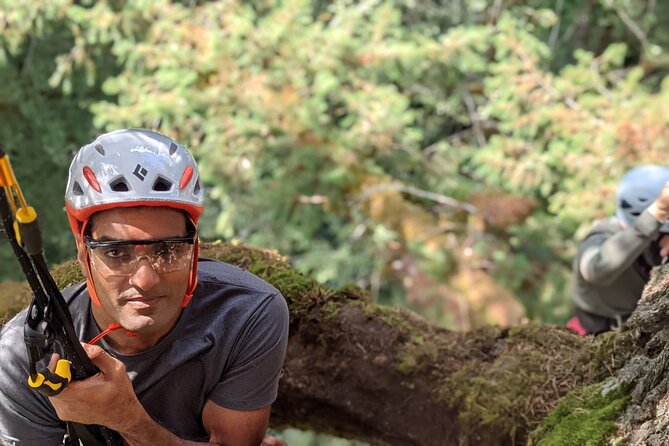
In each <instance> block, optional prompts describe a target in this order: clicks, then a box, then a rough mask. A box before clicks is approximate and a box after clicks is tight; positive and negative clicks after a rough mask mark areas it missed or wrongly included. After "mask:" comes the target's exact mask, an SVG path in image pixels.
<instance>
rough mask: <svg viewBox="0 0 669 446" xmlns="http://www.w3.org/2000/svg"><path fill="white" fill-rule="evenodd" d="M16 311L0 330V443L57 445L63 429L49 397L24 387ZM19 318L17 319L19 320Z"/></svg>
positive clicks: (24, 356)
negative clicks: (13, 316)
mask: <svg viewBox="0 0 669 446" xmlns="http://www.w3.org/2000/svg"><path fill="white" fill-rule="evenodd" d="M21 315H24V316H25V312H24V313H20V314H19V316H17V317H16V318H15V319H13V320H12V321H10V322H8V323H7V325H5V326H4V327H3V328H2V331H0V444H7V445H13V446H24V445H30V446H52V445H56V444H61V443H62V440H63V436H64V435H65V432H66V429H65V426H64V423H63V422H62V421H60V420H59V419H58V417H57V415H56V412H55V410H54V409H53V406H52V405H51V403H49V400H48V399H47V398H46V397H45V396H43V395H42V394H40V393H38V392H36V391H35V390H33V389H31V388H30V387H28V383H27V380H28V364H27V362H28V357H27V353H26V351H25V344H24V343H23V324H22V323H20V322H21V321H22V320H23V319H22V318H20V317H21ZM19 318H20V320H19Z"/></svg>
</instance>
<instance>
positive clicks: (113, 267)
mask: <svg viewBox="0 0 669 446" xmlns="http://www.w3.org/2000/svg"><path fill="white" fill-rule="evenodd" d="M195 240H196V236H195V235H189V236H186V237H173V238H166V239H159V240H156V239H151V240H93V239H92V238H91V237H90V236H85V237H84V244H85V245H86V247H87V248H88V250H89V252H90V256H91V259H92V260H93V262H94V263H96V264H102V265H104V266H106V267H107V269H108V270H109V272H110V274H111V275H115V276H131V275H132V273H133V272H134V271H135V268H136V267H137V264H138V263H139V261H140V260H141V259H146V260H148V262H149V263H150V264H151V267H152V268H153V270H154V271H155V272H156V273H158V274H162V273H170V272H174V271H181V270H184V269H188V268H190V266H191V264H192V260H193V245H194V244H195Z"/></svg>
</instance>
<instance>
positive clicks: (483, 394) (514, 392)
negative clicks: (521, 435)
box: [439, 351, 547, 437]
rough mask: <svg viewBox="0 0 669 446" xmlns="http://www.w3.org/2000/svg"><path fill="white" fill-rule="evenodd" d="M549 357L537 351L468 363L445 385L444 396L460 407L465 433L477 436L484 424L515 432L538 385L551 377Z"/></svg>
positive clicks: (441, 396) (440, 393) (453, 405)
mask: <svg viewBox="0 0 669 446" xmlns="http://www.w3.org/2000/svg"><path fill="white" fill-rule="evenodd" d="M544 362H545V357H544V356H543V355H541V354H538V353H536V352H533V351H516V352H513V353H507V354H505V355H501V356H499V357H498V358H496V359H495V361H494V362H493V363H492V364H481V363H480V362H478V361H472V363H470V364H468V365H466V366H465V367H463V368H462V369H460V370H459V371H458V372H457V373H455V374H454V375H453V376H452V377H451V378H450V379H449V380H447V382H446V383H445V384H444V385H443V386H442V387H441V390H440V392H439V395H440V398H442V399H443V400H446V401H448V402H449V403H450V404H449V405H451V406H452V407H456V408H457V410H458V413H459V415H458V418H459V420H460V422H461V424H462V426H463V435H465V436H471V437H475V433H476V430H477V429H479V428H480V427H481V426H485V425H494V426H497V429H499V430H503V431H504V432H506V433H508V435H509V436H510V437H513V436H514V435H515V432H516V431H517V430H518V428H519V427H521V426H524V425H525V420H524V419H523V414H525V413H527V411H528V407H527V404H528V402H529V401H530V400H531V398H530V396H531V393H532V392H533V390H534V389H536V388H537V387H538V386H539V385H540V384H541V383H543V382H545V381H546V380H547V376H546V375H545V372H543V371H542V364H543V363H544Z"/></svg>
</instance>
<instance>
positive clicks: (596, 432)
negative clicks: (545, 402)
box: [529, 383, 629, 446]
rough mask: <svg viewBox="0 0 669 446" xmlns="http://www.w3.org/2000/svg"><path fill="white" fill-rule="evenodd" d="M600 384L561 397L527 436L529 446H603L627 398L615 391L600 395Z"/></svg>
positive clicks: (614, 427) (613, 428) (622, 393)
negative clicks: (528, 437) (555, 405)
mask: <svg viewBox="0 0 669 446" xmlns="http://www.w3.org/2000/svg"><path fill="white" fill-rule="evenodd" d="M601 388H602V385H601V383H597V384H593V385H591V386H588V387H584V388H581V389H577V390H574V391H572V392H570V393H568V394H567V395H566V396H565V397H564V398H562V399H561V400H560V402H559V404H558V405H557V407H556V408H555V409H553V411H552V412H551V413H550V414H549V415H548V416H547V417H546V419H545V420H544V422H543V423H542V424H541V426H539V427H538V428H537V429H536V430H535V431H534V432H532V434H531V435H530V441H529V444H530V445H533V446H569V445H583V446H597V445H604V444H606V441H607V439H608V437H609V436H610V435H611V434H612V433H613V432H614V431H615V429H616V420H617V419H618V416H619V415H620V413H621V412H622V411H623V409H624V408H625V406H626V405H627V401H628V399H629V397H628V396H627V395H626V394H625V392H623V391H621V390H616V391H613V392H610V393H608V394H607V395H606V396H602V394H601Z"/></svg>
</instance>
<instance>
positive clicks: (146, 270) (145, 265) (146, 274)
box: [130, 257, 160, 290]
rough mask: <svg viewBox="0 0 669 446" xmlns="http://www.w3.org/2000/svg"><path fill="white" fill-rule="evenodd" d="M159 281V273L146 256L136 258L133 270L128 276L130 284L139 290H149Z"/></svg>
mask: <svg viewBox="0 0 669 446" xmlns="http://www.w3.org/2000/svg"><path fill="white" fill-rule="evenodd" d="M158 282H160V275H158V273H157V272H156V271H155V270H154V269H153V266H152V265H151V262H150V261H149V259H148V258H147V257H141V258H140V259H139V260H137V265H135V270H134V271H133V272H132V275H131V276H130V285H132V286H134V287H136V288H139V289H140V290H150V289H151V288H153V287H154V286H156V285H157V284H158Z"/></svg>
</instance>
